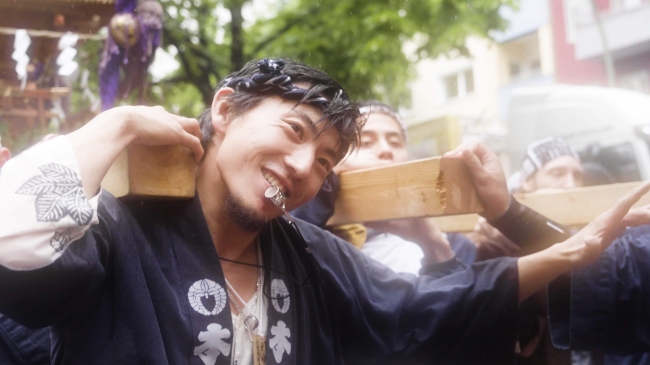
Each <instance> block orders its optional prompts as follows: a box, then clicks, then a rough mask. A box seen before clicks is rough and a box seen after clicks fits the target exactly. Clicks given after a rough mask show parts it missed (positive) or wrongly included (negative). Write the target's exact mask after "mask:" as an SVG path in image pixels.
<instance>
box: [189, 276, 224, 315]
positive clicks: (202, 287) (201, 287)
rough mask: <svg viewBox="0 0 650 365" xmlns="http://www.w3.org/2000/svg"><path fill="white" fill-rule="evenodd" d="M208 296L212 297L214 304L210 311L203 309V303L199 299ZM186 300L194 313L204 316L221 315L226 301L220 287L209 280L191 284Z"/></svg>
mask: <svg viewBox="0 0 650 365" xmlns="http://www.w3.org/2000/svg"><path fill="white" fill-rule="evenodd" d="M210 296H214V302H215V303H214V308H212V310H208V309H207V308H205V306H204V305H203V302H201V298H208V297H210ZM187 298H188V299H189V300H190V305H191V306H192V308H194V310H195V311H197V312H199V313H201V314H203V315H206V316H209V315H216V314H219V313H221V311H222V310H223V309H224V308H225V307H226V301H227V299H226V298H227V296H226V291H225V290H223V288H222V287H221V285H219V284H217V283H215V282H214V281H212V280H209V279H203V280H199V281H197V282H195V283H194V284H192V286H191V287H190V290H189V292H188V293H187Z"/></svg>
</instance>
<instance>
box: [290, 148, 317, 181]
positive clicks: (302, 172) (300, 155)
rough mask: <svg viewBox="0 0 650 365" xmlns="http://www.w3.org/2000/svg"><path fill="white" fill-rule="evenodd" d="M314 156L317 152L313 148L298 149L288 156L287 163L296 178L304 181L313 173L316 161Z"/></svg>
mask: <svg viewBox="0 0 650 365" xmlns="http://www.w3.org/2000/svg"><path fill="white" fill-rule="evenodd" d="M314 154H315V151H314V150H313V149H312V148H300V149H296V150H295V151H294V152H293V153H291V154H288V155H287V157H286V158H285V163H286V165H287V167H289V169H291V170H292V172H293V174H294V176H295V177H296V178H299V179H304V178H306V177H307V176H309V174H310V173H311V169H312V166H313V165H314V160H315V157H314Z"/></svg>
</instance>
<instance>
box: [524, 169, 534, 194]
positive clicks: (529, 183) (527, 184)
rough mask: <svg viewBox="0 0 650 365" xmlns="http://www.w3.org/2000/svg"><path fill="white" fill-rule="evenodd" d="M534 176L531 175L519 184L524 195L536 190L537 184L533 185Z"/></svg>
mask: <svg viewBox="0 0 650 365" xmlns="http://www.w3.org/2000/svg"><path fill="white" fill-rule="evenodd" d="M536 173H537V172H535V174H536ZM535 174H532V175H531V176H529V177H528V179H526V180H524V182H522V183H521V190H523V191H524V193H532V192H534V191H535V190H537V184H535Z"/></svg>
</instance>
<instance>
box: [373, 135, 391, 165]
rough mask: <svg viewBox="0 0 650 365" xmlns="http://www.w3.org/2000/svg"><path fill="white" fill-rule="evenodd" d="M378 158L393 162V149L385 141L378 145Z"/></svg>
mask: <svg viewBox="0 0 650 365" xmlns="http://www.w3.org/2000/svg"><path fill="white" fill-rule="evenodd" d="M377 157H379V158H380V159H382V160H391V161H392V160H393V157H394V156H393V149H392V147H391V146H390V144H389V143H388V141H386V140H385V139H382V140H380V141H379V143H377Z"/></svg>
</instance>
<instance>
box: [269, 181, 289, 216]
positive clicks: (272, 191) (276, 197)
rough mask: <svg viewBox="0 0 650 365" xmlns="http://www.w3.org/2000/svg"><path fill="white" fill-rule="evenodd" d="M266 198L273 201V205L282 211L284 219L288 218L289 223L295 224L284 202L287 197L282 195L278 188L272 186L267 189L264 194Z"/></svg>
mask: <svg viewBox="0 0 650 365" xmlns="http://www.w3.org/2000/svg"><path fill="white" fill-rule="evenodd" d="M264 196H265V197H266V198H269V199H271V201H272V202H273V204H275V206H276V207H278V208H280V209H282V211H283V212H284V217H285V218H287V220H288V221H289V223H291V222H293V219H291V216H290V215H289V213H288V212H287V208H286V206H285V204H284V200H285V199H286V197H285V196H284V194H282V191H280V188H278V187H277V186H271V187H270V188H268V189H266V191H265V192H264Z"/></svg>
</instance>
